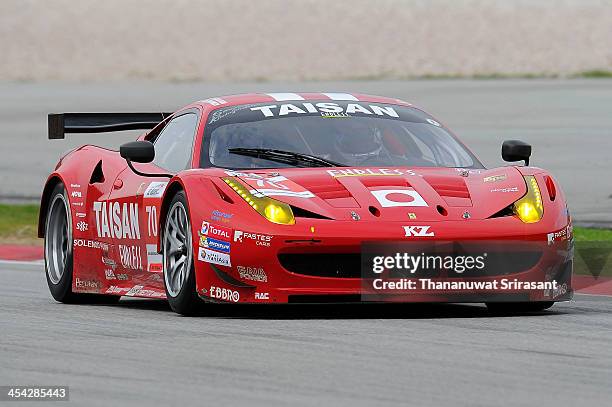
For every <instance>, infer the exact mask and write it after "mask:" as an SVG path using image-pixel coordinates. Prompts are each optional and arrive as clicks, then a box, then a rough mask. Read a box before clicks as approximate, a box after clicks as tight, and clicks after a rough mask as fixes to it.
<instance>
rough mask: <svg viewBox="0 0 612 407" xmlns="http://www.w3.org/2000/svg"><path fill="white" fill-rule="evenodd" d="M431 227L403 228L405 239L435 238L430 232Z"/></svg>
mask: <svg viewBox="0 0 612 407" xmlns="http://www.w3.org/2000/svg"><path fill="white" fill-rule="evenodd" d="M430 228H431V226H404V233H405V237H431V236H435V233H434V232H430V231H429V229H430Z"/></svg>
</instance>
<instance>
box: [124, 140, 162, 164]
mask: <svg viewBox="0 0 612 407" xmlns="http://www.w3.org/2000/svg"><path fill="white" fill-rule="evenodd" d="M119 154H121V157H123V158H125V159H126V160H128V161H133V162H136V163H150V162H151V161H153V159H154V158H155V147H154V146H153V143H151V142H150V141H130V142H129V143H125V144H122V145H121V147H119Z"/></svg>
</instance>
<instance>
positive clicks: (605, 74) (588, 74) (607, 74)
mask: <svg viewBox="0 0 612 407" xmlns="http://www.w3.org/2000/svg"><path fill="white" fill-rule="evenodd" d="M576 76H577V77H579V78H612V71H607V70H604V69H593V70H591V71H584V72H580V73H579V74H577V75H576Z"/></svg>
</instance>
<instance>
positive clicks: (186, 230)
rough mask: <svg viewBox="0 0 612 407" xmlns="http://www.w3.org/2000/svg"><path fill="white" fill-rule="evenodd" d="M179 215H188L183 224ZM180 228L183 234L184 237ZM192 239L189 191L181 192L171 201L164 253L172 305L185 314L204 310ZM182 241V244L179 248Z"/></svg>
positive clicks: (163, 246)
mask: <svg viewBox="0 0 612 407" xmlns="http://www.w3.org/2000/svg"><path fill="white" fill-rule="evenodd" d="M179 212H182V213H183V215H180V214H179ZM175 216H179V217H180V216H184V218H183V220H184V223H183V224H181V222H180V218H178V219H177V218H175ZM180 231H182V233H183V236H182V237H181V234H180ZM192 240H193V239H192V235H191V221H190V219H189V207H188V205H187V199H186V198H185V192H183V191H179V192H178V193H177V194H176V195H174V197H173V198H172V201H170V205H169V206H168V211H167V212H166V219H165V220H164V230H163V232H162V252H163V269H164V287H165V289H166V297H167V299H168V303H169V304H170V308H171V309H172V310H173V311H174V312H177V313H179V314H182V315H194V314H196V313H198V311H200V307H201V305H202V301H201V300H200V298H199V297H198V294H197V292H196V283H195V270H194V250H193V247H192V246H193V244H192ZM178 243H181V244H182V246H181V245H179V247H177V246H176V245H177V244H178ZM179 249H181V250H179ZM183 257H184V260H183V262H182V265H183V266H182V268H180V266H176V265H177V264H179V263H180V261H181V258H183Z"/></svg>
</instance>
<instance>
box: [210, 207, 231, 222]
mask: <svg viewBox="0 0 612 407" xmlns="http://www.w3.org/2000/svg"><path fill="white" fill-rule="evenodd" d="M233 217H234V214H233V213H225V212H221V211H219V210H214V211H212V215H211V219H212V220H216V221H219V222H225V223H227V222H229V221H230V220H231V219H232V218H233Z"/></svg>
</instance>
